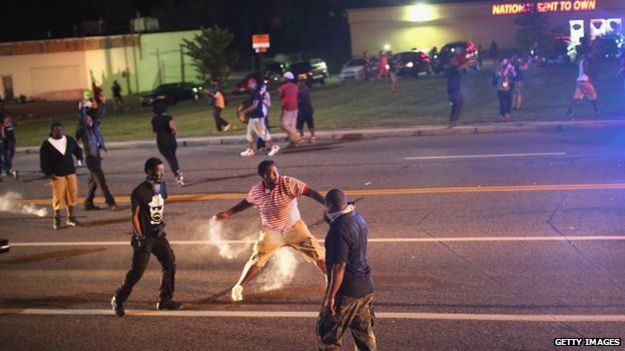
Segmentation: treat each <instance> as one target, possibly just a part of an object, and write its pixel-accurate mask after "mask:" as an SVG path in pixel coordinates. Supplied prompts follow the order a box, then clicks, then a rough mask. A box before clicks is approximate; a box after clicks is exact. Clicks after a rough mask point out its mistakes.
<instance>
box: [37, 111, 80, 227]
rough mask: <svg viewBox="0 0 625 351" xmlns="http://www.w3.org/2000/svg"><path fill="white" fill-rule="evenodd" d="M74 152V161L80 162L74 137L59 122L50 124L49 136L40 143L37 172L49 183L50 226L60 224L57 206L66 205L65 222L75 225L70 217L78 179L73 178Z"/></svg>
mask: <svg viewBox="0 0 625 351" xmlns="http://www.w3.org/2000/svg"><path fill="white" fill-rule="evenodd" d="M72 156H75V157H76V159H78V165H79V166H80V165H81V164H82V162H81V161H82V149H81V148H80V146H78V143H77V142H76V140H74V139H73V138H72V137H70V136H65V131H64V129H63V125H62V124H61V123H59V122H55V123H52V125H51V126H50V137H49V138H48V139H47V140H45V141H44V142H43V144H41V148H40V149H39V161H40V166H41V172H42V173H43V174H45V175H46V177H48V178H50V181H51V184H52V209H53V211H54V219H53V222H52V228H54V229H60V228H61V208H63V207H66V208H67V222H66V224H67V225H68V226H70V227H75V226H77V225H78V221H77V220H76V218H74V206H76V203H78V182H77V180H76V167H75V166H74V159H73V157H72Z"/></svg>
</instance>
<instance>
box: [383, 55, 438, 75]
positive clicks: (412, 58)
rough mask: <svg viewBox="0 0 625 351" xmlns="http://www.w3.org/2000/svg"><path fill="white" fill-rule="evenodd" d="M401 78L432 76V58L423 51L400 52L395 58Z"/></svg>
mask: <svg viewBox="0 0 625 351" xmlns="http://www.w3.org/2000/svg"><path fill="white" fill-rule="evenodd" d="M393 59H394V60H395V62H396V63H397V74H398V75H400V76H415V77H416V76H418V75H419V74H420V73H425V74H431V73H432V65H431V62H430V56H429V55H428V54H426V53H425V52H422V51H406V52H400V53H397V54H395V55H394V56H393Z"/></svg>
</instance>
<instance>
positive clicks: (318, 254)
mask: <svg viewBox="0 0 625 351" xmlns="http://www.w3.org/2000/svg"><path fill="white" fill-rule="evenodd" d="M258 175H259V176H260V177H261V178H262V179H263V180H262V181H261V182H258V183H257V184H256V185H254V186H253V187H252V189H251V190H250V192H249V193H248V194H247V198H246V199H245V200H242V201H241V202H239V203H238V204H236V205H235V206H234V207H232V208H230V209H228V210H226V211H222V212H219V213H218V214H217V215H216V217H217V220H223V219H226V218H228V217H230V216H231V215H233V214H236V213H239V212H241V211H244V210H246V209H248V208H250V207H252V206H258V208H259V211H260V219H261V224H262V229H261V230H260V234H259V236H258V240H256V243H255V244H254V252H253V254H252V257H250V259H249V261H247V263H246V264H245V267H244V268H243V272H241V277H240V278H239V281H238V282H237V283H236V284H235V285H234V287H233V288H232V294H231V298H232V300H233V301H241V300H243V285H244V284H245V283H246V282H248V281H249V280H250V279H251V278H252V277H253V276H254V275H255V274H256V273H258V272H259V271H260V269H261V268H262V267H263V266H265V264H266V263H267V261H268V260H269V258H271V256H272V255H273V254H274V253H275V252H276V250H277V249H279V248H281V247H282V246H286V245H288V246H290V247H292V248H294V249H295V250H296V251H297V252H299V254H300V255H301V256H302V257H303V258H304V259H305V260H307V261H308V262H310V263H314V264H316V265H317V267H318V268H319V269H320V270H321V272H322V273H323V274H324V275H326V265H325V252H324V250H323V248H322V247H321V246H320V245H319V242H318V241H317V238H315V237H314V236H313V235H312V234H311V233H310V231H309V230H308V227H307V226H306V224H305V223H304V222H303V221H302V218H301V216H300V213H299V209H298V207H297V198H298V197H300V196H302V195H304V196H308V197H310V198H311V199H313V200H315V201H317V202H318V203H320V204H322V205H323V204H324V203H325V201H324V198H323V196H321V194H319V193H318V192H317V191H315V190H314V189H312V188H311V187H309V186H308V184H306V183H304V182H302V181H300V180H298V179H295V178H292V177H287V176H280V173H279V172H278V166H277V165H276V163H275V162H274V161H273V160H265V161H263V162H261V163H260V164H259V165H258Z"/></svg>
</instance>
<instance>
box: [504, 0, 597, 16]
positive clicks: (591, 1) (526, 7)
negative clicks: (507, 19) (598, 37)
mask: <svg viewBox="0 0 625 351" xmlns="http://www.w3.org/2000/svg"><path fill="white" fill-rule="evenodd" d="M596 7H597V1H596V0H575V1H571V0H567V1H540V2H536V3H531V2H512V3H507V4H495V5H493V12H492V13H493V15H517V14H521V13H529V12H533V11H537V12H539V13H546V12H569V11H591V10H595V9H596Z"/></svg>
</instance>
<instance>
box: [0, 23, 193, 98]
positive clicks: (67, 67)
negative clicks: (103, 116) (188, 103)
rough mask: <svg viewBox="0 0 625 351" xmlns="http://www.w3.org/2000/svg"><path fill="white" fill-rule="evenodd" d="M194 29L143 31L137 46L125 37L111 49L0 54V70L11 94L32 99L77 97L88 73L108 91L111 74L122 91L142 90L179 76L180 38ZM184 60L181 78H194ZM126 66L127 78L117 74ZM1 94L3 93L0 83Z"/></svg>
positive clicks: (86, 84)
mask: <svg viewBox="0 0 625 351" xmlns="http://www.w3.org/2000/svg"><path fill="white" fill-rule="evenodd" d="M198 33H200V31H199V30H196V31H184V32H172V33H151V34H142V35H140V40H139V42H140V44H139V45H138V46H132V44H131V43H130V42H129V44H128V46H124V47H115V48H110V49H96V50H85V51H72V52H57V53H44V54H29V55H7V56H0V75H2V76H5V75H10V76H11V78H12V81H13V92H14V95H15V97H18V96H19V95H26V96H27V97H29V98H31V99H32V98H41V99H47V100H73V99H78V98H79V97H80V95H81V93H82V91H83V90H86V89H90V86H91V78H90V77H91V74H93V77H94V78H95V80H96V83H97V84H98V85H99V86H101V87H102V89H103V91H104V94H105V96H107V97H110V96H111V86H112V84H113V81H115V80H117V81H118V83H119V84H120V85H121V86H122V90H123V94H124V95H125V94H127V93H128V92H129V91H131V92H133V93H137V92H146V91H150V90H152V89H154V88H155V87H156V86H157V85H158V84H159V82H161V83H171V82H178V81H181V80H182V74H181V64H180V44H181V43H182V39H183V38H186V39H189V40H192V39H193V36H194V35H195V34H198ZM157 50H158V53H159V55H158V58H159V62H158V63H157V55H156V52H157ZM184 62H185V80H186V81H198V79H197V77H196V76H197V71H196V69H195V68H194V67H193V65H192V60H191V58H190V57H188V56H185V58H184ZM159 66H160V75H159V68H158V67H159ZM125 70H128V72H129V77H128V78H126V77H124V76H123V75H122V73H123V72H124V71H125ZM159 77H160V79H159ZM129 88H130V89H129ZM0 94H1V95H2V96H5V92H4V86H3V85H2V84H0Z"/></svg>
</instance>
